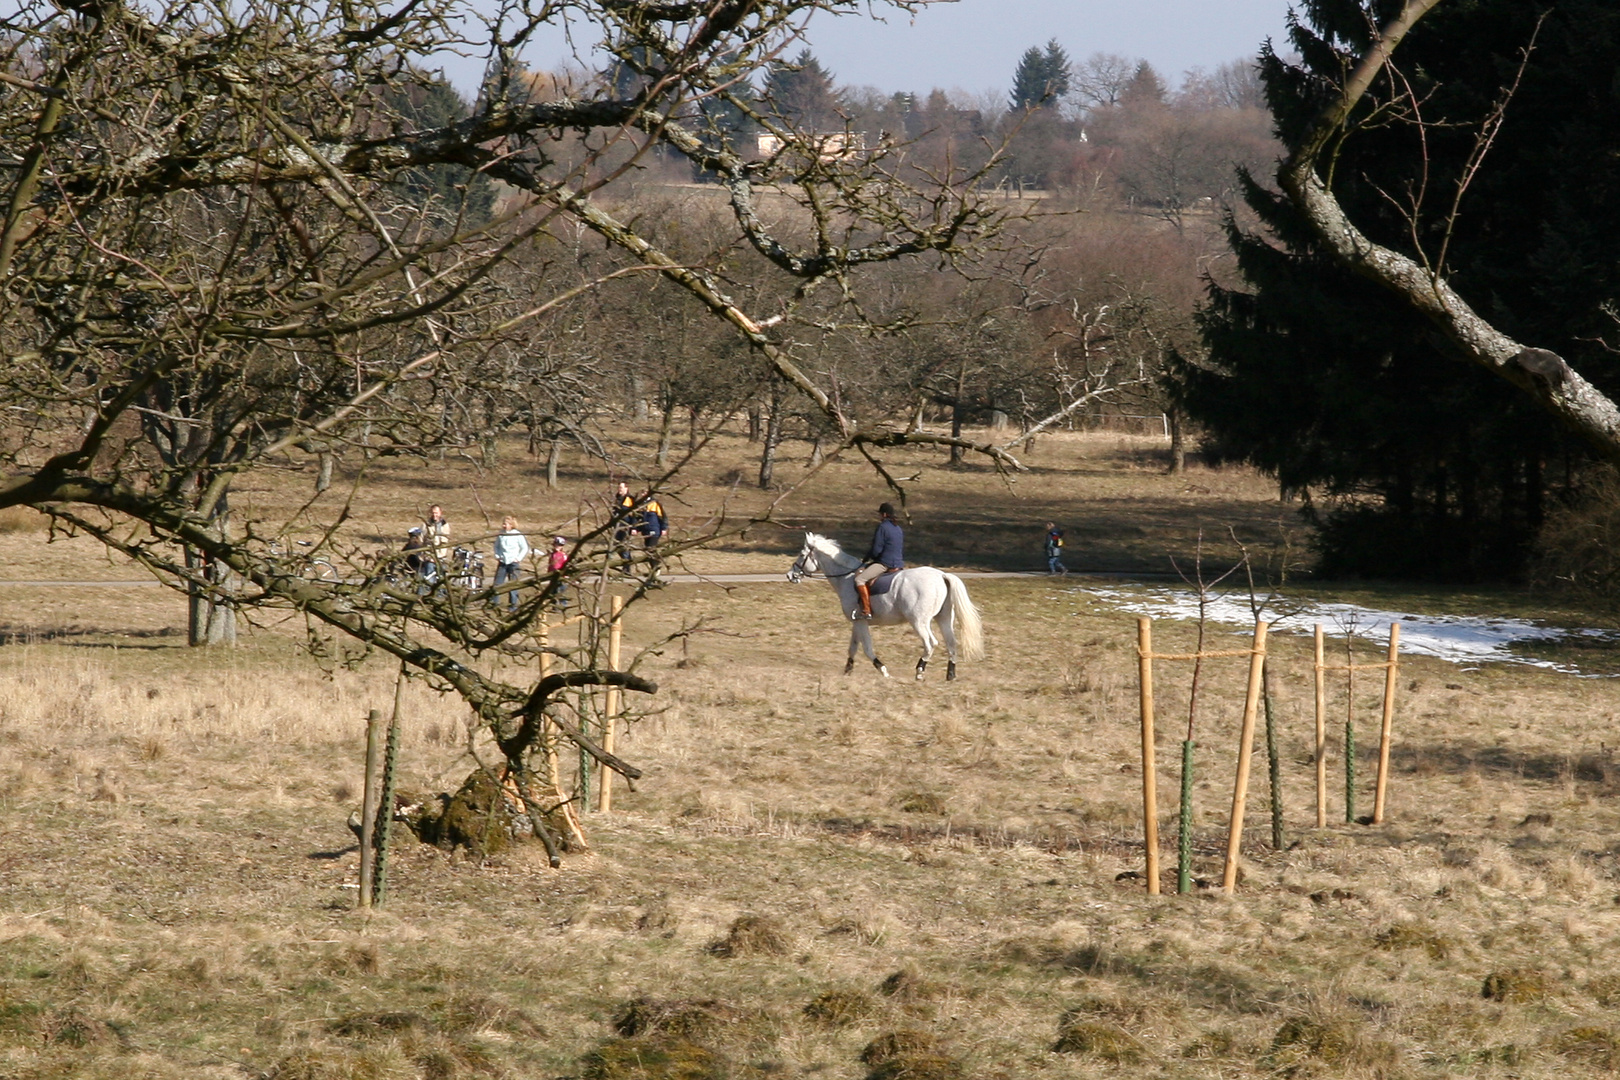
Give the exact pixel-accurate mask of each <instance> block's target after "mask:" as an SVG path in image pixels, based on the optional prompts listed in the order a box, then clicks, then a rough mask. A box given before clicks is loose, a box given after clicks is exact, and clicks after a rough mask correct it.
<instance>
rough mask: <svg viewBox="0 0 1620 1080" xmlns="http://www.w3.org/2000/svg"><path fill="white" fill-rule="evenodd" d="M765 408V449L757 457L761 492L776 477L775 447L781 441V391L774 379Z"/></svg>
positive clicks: (769, 486) (767, 487) (768, 488)
mask: <svg viewBox="0 0 1620 1080" xmlns="http://www.w3.org/2000/svg"><path fill="white" fill-rule="evenodd" d="M766 408H768V409H769V410H770V411H769V412H768V413H767V415H766V417H765V432H764V438H765V448H764V449H763V450H762V451H760V455H759V486H760V490H762V491H769V490H770V488H771V482H772V481H773V480H774V479H775V477H776V447H777V445H778V444H779V443H780V442H781V441H782V389H781V386H780V384H778V383H777V381H776V380H774V379H773V380H771V390H770V398H769V400H768V401H767V402H766Z"/></svg>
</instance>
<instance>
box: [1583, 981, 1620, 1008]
mask: <svg viewBox="0 0 1620 1080" xmlns="http://www.w3.org/2000/svg"><path fill="white" fill-rule="evenodd" d="M1586 992H1587V993H1588V994H1590V995H1591V996H1592V1000H1593V1001H1595V1002H1597V1003H1598V1004H1599V1005H1605V1006H1609V1007H1613V1006H1615V1005H1620V975H1600V976H1598V977H1597V978H1595V979H1593V980H1592V981H1591V982H1589V983H1587V984H1586Z"/></svg>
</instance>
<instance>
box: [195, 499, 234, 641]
mask: <svg viewBox="0 0 1620 1080" xmlns="http://www.w3.org/2000/svg"><path fill="white" fill-rule="evenodd" d="M228 500H229V496H226V495H222V496H220V500H219V505H218V506H217V507H216V508H215V510H214V516H213V520H212V521H211V523H210V525H211V527H212V528H213V529H214V531H215V532H216V533H217V534H218V535H219V536H220V537H221V538H226V537H228V536H229V535H230V526H231V511H230V503H229V501H228ZM186 566H187V568H188V569H190V570H192V572H193V573H195V574H197V575H198V576H200V577H202V578H204V579H205V580H207V581H208V582H209V587H207V588H204V587H201V586H197V585H193V586H191V588H190V590H189V592H190V595H189V596H188V597H187V618H186V644H188V645H193V646H197V645H235V644H236V609H235V608H234V607H232V606H231V604H230V603H229V602H228V601H226V600H224V599H223V597H226V596H229V595H231V594H233V593H235V592H236V589H237V581H236V575H235V574H233V573H231V570H230V568H229V567H227V566H223V565H220V564H217V563H216V564H212V565H210V564H209V563H207V561H206V560H204V559H203V557H202V555H201V553H200V552H197V551H194V550H192V549H191V548H187V549H186Z"/></svg>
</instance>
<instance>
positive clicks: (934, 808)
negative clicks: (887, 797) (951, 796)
mask: <svg viewBox="0 0 1620 1080" xmlns="http://www.w3.org/2000/svg"><path fill="white" fill-rule="evenodd" d="M895 805H896V806H898V807H899V808H900V812H901V813H902V814H933V815H935V816H944V814H945V813H947V811H948V807H947V806H946V804H945V796H943V795H936V794H934V793H933V792H931V791H908V792H906V793H905V794H903V795H901V796H899V797H898V798H897V799H895Z"/></svg>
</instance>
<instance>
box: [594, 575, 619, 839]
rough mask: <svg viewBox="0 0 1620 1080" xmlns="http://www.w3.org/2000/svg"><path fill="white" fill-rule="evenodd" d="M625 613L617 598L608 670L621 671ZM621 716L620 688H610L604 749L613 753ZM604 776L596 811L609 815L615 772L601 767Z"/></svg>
mask: <svg viewBox="0 0 1620 1080" xmlns="http://www.w3.org/2000/svg"><path fill="white" fill-rule="evenodd" d="M623 613H624V597H622V596H615V597H614V598H613V599H612V600H611V601H610V602H609V606H608V670H609V671H618V670H619V641H620V630H621V626H620V623H619V616H620V615H621V614H623ZM618 715H619V688H618V687H617V686H610V687H608V691H607V708H606V711H605V712H604V713H603V715H602V749H603V750H606V751H607V752H608V753H610V754H611V753H613V745H614V741H615V740H614V719H615V718H616V717H617V716H618ZM601 769H602V775H601V778H600V779H599V780H598V781H597V787H598V788H599V789H600V794H598V795H597V797H596V809H597V810H599V811H601V812H602V813H604V814H605V813H607V812H608V811H609V810H612V809H613V770H612V769H609V768H608V767H607V766H606V765H603V766H601Z"/></svg>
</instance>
